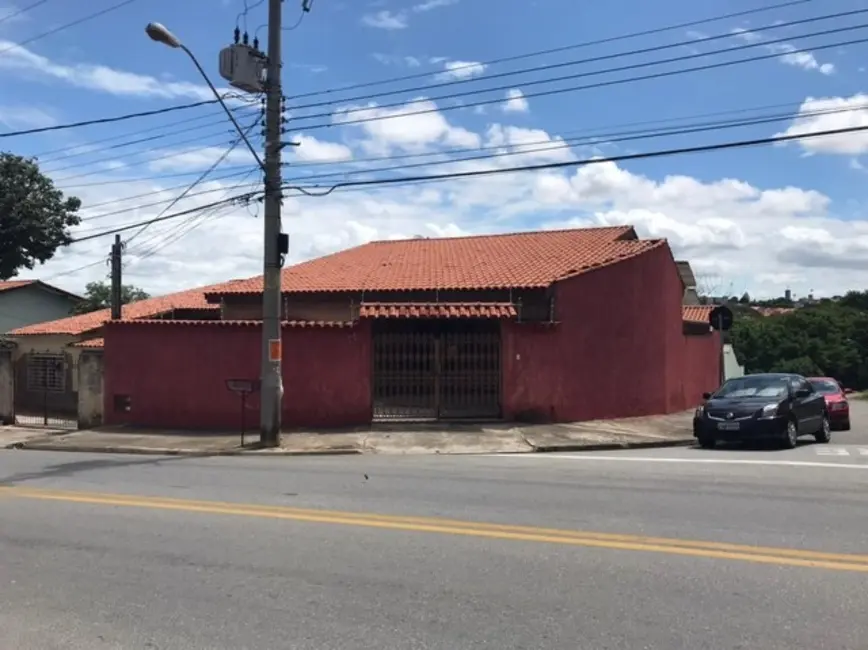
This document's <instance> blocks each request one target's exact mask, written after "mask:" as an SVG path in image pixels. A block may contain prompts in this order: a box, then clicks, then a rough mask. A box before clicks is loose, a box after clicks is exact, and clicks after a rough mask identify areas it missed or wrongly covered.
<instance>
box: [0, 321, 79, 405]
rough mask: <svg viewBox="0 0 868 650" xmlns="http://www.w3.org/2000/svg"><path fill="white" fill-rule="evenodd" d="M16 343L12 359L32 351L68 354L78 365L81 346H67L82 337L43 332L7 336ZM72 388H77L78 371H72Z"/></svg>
mask: <svg viewBox="0 0 868 650" xmlns="http://www.w3.org/2000/svg"><path fill="white" fill-rule="evenodd" d="M9 338H11V339H13V340H14V341H15V343H16V348H15V353H14V361H15V362H17V361H18V360H19V359H21V357H22V356H23V355H25V354H30V353H33V352H37V353H39V352H41V353H49V354H68V355H69V360H70V362H71V363H72V365H73V367H76V366H77V365H78V359H79V355H80V354H81V348H73V347H69V346H70V345H71V344H72V343H77V342H78V341H79V340H80V339H82V338H83V337H81V336H74V335H72V334H45V335H33V336H15V337H9ZM72 390H73V391H77V390H78V373H76V372H73V373H72Z"/></svg>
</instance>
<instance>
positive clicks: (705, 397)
mask: <svg viewBox="0 0 868 650" xmlns="http://www.w3.org/2000/svg"><path fill="white" fill-rule="evenodd" d="M702 399H711V393H709V392H705V393H703V394H702Z"/></svg>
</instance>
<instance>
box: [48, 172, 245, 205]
mask: <svg viewBox="0 0 868 650" xmlns="http://www.w3.org/2000/svg"><path fill="white" fill-rule="evenodd" d="M237 167H243V168H244V169H247V166H246V165H234V166H232V167H226V168H225V169H235V168H237ZM198 173H199V171H198V170H196V171H191V172H173V173H171V174H157V175H152V176H133V177H127V178H119V179H115V180H110V181H95V182H93V183H78V184H76V185H64V187H63V189H64V190H65V191H69V190H71V189H81V188H88V187H106V186H108V185H123V184H129V183H144V182H149V181H159V180H164V179H167V178H184V177H185V176H195V175H196V174H198ZM241 173H243V172H239V173H238V174H237V175H240V174H241ZM56 182H57V181H55V183H56ZM176 189H177V188H176ZM121 200H122V199H121Z"/></svg>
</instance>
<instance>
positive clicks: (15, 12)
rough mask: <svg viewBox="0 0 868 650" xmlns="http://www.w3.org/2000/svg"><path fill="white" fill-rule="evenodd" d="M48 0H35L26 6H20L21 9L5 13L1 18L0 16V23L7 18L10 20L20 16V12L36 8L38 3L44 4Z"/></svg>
mask: <svg viewBox="0 0 868 650" xmlns="http://www.w3.org/2000/svg"><path fill="white" fill-rule="evenodd" d="M46 2H48V0H37V1H36V2H34V3H33V4H29V5H27V6H26V7H22V8H21V9H16V10H15V11H13V12H11V13H8V14H6V15H5V16H3V17H2V18H0V24H2V23H5V22H6V21H7V20H12V19H13V18H15V17H17V16H20V15H21V14H24V13H27V12H28V11H31V10H32V9H36V8H37V7H38V6H40V5H44V4H45V3H46Z"/></svg>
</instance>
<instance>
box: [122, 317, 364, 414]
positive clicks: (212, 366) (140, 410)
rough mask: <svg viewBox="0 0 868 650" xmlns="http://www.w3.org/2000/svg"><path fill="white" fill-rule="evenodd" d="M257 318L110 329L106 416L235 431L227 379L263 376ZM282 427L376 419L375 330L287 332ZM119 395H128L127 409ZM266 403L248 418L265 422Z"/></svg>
mask: <svg viewBox="0 0 868 650" xmlns="http://www.w3.org/2000/svg"><path fill="white" fill-rule="evenodd" d="M260 345H261V343H260V328H259V326H257V325H244V326H242V325H227V324H223V325H219V324H195V325H189V324H183V323H170V322H167V323H160V324H150V323H147V324H132V325H130V324H115V325H110V326H108V327H106V331H105V387H106V395H105V414H106V417H105V422H106V424H129V425H134V426H143V427H156V428H167V429H172V428H174V429H200V430H203V429H205V430H207V429H214V430H221V429H231V430H238V428H239V427H240V423H241V411H240V400H239V398H238V397H237V396H235V395H234V394H232V393H230V392H229V391H228V389H227V388H226V380H227V379H256V378H258V377H259V374H260V370H259V366H260V354H261V353H260V349H261V348H260ZM283 382H284V408H283V424H284V427H285V428H292V427H339V426H348V425H355V424H363V423H367V422H370V420H371V397H370V395H371V393H370V333H369V331H368V329H367V325H366V324H365V323H361V324H359V325H358V326H356V327H353V328H295V327H285V328H284V330H283ZM114 395H129V396H130V398H131V404H132V408H131V410H130V412H129V413H126V412H123V411H117V410H115V408H114V406H115V404H114ZM258 422H259V400H258V398H256V397H253V398H252V399H249V400H248V409H247V425H248V427H249V428H250V429H251V430H255V429H256V428H257V427H258Z"/></svg>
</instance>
